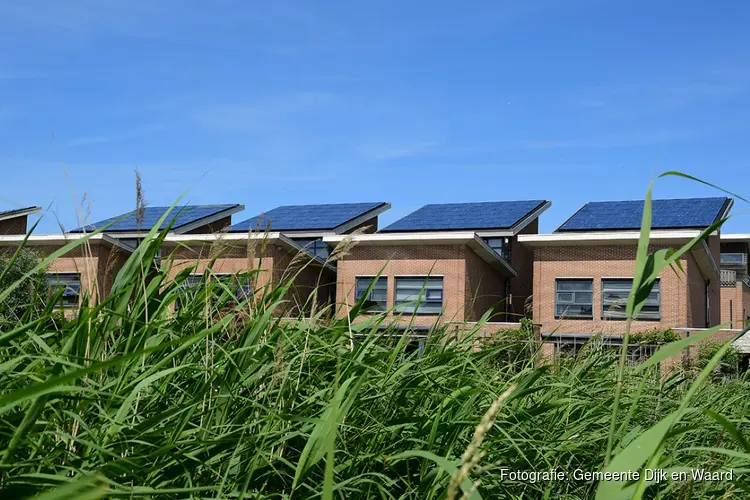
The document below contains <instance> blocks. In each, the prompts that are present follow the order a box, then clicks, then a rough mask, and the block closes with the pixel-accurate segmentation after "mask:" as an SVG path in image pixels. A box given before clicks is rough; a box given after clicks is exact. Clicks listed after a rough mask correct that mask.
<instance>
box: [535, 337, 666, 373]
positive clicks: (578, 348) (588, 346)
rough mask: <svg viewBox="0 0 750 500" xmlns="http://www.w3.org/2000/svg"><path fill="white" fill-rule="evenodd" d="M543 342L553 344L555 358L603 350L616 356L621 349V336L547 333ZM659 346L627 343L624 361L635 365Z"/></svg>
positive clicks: (648, 356) (649, 355) (651, 354)
mask: <svg viewBox="0 0 750 500" xmlns="http://www.w3.org/2000/svg"><path fill="white" fill-rule="evenodd" d="M545 342H552V343H553V344H554V352H555V357H556V358H558V359H559V358H564V357H577V356H579V355H581V353H583V354H584V355H585V354H586V352H593V351H603V352H605V353H610V354H612V355H613V356H618V355H619V353H620V352H621V350H622V337H619V336H618V337H597V336H593V335H585V334H584V335H555V334H552V335H549V336H548V337H546V338H545ZM658 348H659V346H657V345H648V344H636V343H633V342H631V343H629V344H628V353H627V358H626V362H627V363H628V364H631V365H636V364H638V363H640V362H642V361H645V360H646V359H648V358H650V357H651V356H653V354H654V353H655V352H656V350H657V349H658Z"/></svg>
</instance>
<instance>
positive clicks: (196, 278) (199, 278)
mask: <svg viewBox="0 0 750 500" xmlns="http://www.w3.org/2000/svg"><path fill="white" fill-rule="evenodd" d="M202 285H203V275H202V274H190V275H188V276H187V278H185V281H184V282H183V283H182V285H180V296H179V297H178V298H177V302H176V303H175V308H176V309H178V310H179V309H180V308H182V305H183V304H184V303H187V302H188V301H189V300H190V299H191V298H192V297H193V296H194V295H195V294H196V293H197V291H198V287H199V286H202Z"/></svg>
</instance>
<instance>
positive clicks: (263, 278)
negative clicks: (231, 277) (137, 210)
mask: <svg viewBox="0 0 750 500" xmlns="http://www.w3.org/2000/svg"><path fill="white" fill-rule="evenodd" d="M164 254H165V256H167V257H165V258H164V262H165V263H166V262H167V260H168V259H171V263H172V267H171V270H170V275H171V276H172V277H174V276H176V275H177V273H179V272H180V271H182V270H184V269H185V268H187V267H191V266H194V267H195V271H194V272H195V273H203V272H204V271H205V270H206V268H207V267H208V266H209V265H210V264H211V261H212V259H214V258H215V259H216V260H215V261H214V263H213V266H212V268H211V269H212V272H213V273H216V274H223V273H227V274H235V273H255V274H254V276H255V282H254V283H253V286H254V289H255V290H261V289H263V288H265V287H275V286H278V285H279V284H281V283H287V282H288V280H292V282H293V286H292V287H291V288H290V291H289V293H288V295H287V296H286V297H285V300H287V301H288V303H287V305H288V307H286V308H285V314H287V315H295V314H296V313H297V312H298V311H299V310H300V309H301V308H302V307H307V308H308V309H309V307H310V300H311V295H312V293H313V291H314V290H315V289H316V288H317V287H318V286H319V285H320V287H321V288H320V289H319V290H318V292H317V296H316V297H315V302H316V307H318V308H319V307H322V306H324V305H326V304H328V303H329V302H330V300H331V295H332V289H333V286H332V285H331V283H332V282H333V280H334V279H335V277H334V276H333V272H332V271H331V270H329V269H327V268H323V267H321V266H320V265H317V264H308V263H309V259H307V258H301V257H297V258H295V256H296V255H297V254H296V253H293V252H292V251H291V249H286V248H284V247H281V246H277V245H274V244H272V243H270V242H263V243H261V242H257V243H255V244H252V243H251V244H250V245H248V243H247V241H231V242H230V241H223V242H220V243H214V244H211V243H192V244H188V245H181V246H180V247H175V246H172V245H171V244H169V243H167V244H166V245H165V247H164Z"/></svg>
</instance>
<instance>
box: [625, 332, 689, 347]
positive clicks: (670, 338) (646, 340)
mask: <svg viewBox="0 0 750 500" xmlns="http://www.w3.org/2000/svg"><path fill="white" fill-rule="evenodd" d="M676 340H680V335H679V334H677V333H675V331H674V330H672V329H671V328H664V329H661V328H654V329H652V330H647V331H645V332H637V333H631V334H630V341H631V342H632V343H634V344H643V345H662V344H668V343H670V342H674V341H676Z"/></svg>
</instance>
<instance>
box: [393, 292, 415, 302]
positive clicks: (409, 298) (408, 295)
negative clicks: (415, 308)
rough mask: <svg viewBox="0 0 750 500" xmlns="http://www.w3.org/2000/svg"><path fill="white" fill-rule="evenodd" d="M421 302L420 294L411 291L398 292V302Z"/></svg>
mask: <svg viewBox="0 0 750 500" xmlns="http://www.w3.org/2000/svg"><path fill="white" fill-rule="evenodd" d="M417 300H419V292H416V293H412V291H411V290H409V291H403V292H402V291H399V290H397V291H396V301H397V302H415V301H417Z"/></svg>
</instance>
